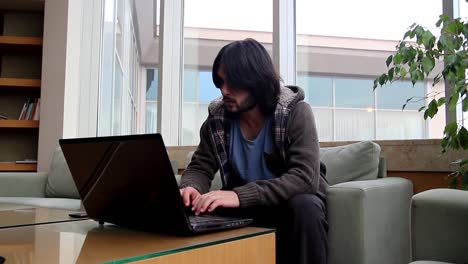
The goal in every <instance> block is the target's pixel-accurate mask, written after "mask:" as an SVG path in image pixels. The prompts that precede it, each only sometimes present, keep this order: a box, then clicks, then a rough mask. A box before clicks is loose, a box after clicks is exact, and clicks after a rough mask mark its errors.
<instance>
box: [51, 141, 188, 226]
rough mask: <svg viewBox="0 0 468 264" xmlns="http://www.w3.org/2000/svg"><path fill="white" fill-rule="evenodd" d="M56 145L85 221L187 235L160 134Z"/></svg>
mask: <svg viewBox="0 0 468 264" xmlns="http://www.w3.org/2000/svg"><path fill="white" fill-rule="evenodd" d="M59 143H60V146H61V147H62V151H63V153H64V156H65V159H66V161H67V164H68V167H69V168H70V172H71V174H72V176H73V179H74V181H75V184H76V186H77V189H78V192H79V193H80V197H81V199H82V201H83V205H84V207H85V209H86V212H87V213H88V215H89V216H90V217H91V218H93V219H97V220H100V221H104V222H110V223H115V224H118V225H122V226H127V227H130V228H137V229H144V230H152V229H153V230H162V231H167V232H187V231H189V230H188V229H189V228H188V223H187V221H188V220H187V217H186V216H185V214H184V212H183V210H184V207H183V202H182V199H181V197H180V194H179V189H178V186H177V182H176V180H175V177H174V174H173V171H172V168H171V164H170V161H169V158H168V156H167V152H166V148H165V146H164V142H163V140H162V137H161V135H160V134H149V135H132V136H114V137H99V138H81V139H61V140H60V141H59ZM167 229H175V230H167Z"/></svg>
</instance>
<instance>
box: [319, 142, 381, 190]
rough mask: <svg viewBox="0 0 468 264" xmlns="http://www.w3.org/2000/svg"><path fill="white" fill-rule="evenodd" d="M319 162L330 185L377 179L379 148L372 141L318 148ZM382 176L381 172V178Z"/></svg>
mask: <svg viewBox="0 0 468 264" xmlns="http://www.w3.org/2000/svg"><path fill="white" fill-rule="evenodd" d="M320 160H321V161H322V162H323V163H324V164H325V165H326V167H327V179H328V182H329V183H330V185H334V184H337V183H342V182H348V181H362V180H372V179H377V177H378V176H379V162H380V146H379V145H378V144H376V143H374V142H372V141H361V142H357V143H352V144H348V145H344V146H338V147H326V148H320ZM382 169H385V168H382ZM383 176H384V174H383V172H382V175H381V177H383Z"/></svg>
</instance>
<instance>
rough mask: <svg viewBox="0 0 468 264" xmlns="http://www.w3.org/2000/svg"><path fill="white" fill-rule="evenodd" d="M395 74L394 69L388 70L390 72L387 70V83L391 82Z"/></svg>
mask: <svg viewBox="0 0 468 264" xmlns="http://www.w3.org/2000/svg"><path fill="white" fill-rule="evenodd" d="M394 73H395V68H390V70H388V80H389V81H393V74H394Z"/></svg>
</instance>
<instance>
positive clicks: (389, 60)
mask: <svg viewBox="0 0 468 264" xmlns="http://www.w3.org/2000/svg"><path fill="white" fill-rule="evenodd" d="M392 61H393V55H390V56H388V58H387V61H386V64H387V67H388V66H390V63H392Z"/></svg>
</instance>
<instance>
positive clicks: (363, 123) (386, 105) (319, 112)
mask: <svg viewBox="0 0 468 264" xmlns="http://www.w3.org/2000/svg"><path fill="white" fill-rule="evenodd" d="M298 85H299V86H301V87H304V92H305V101H306V102H308V103H309V104H310V105H311V106H312V109H313V111H314V116H315V121H316V123H317V129H318V135H319V140H321V141H348V140H374V139H407V138H415V139H419V138H425V136H426V133H427V129H426V123H425V121H424V119H423V113H419V112H418V111H417V110H418V109H419V108H420V107H421V106H423V105H424V104H425V100H424V95H425V94H426V85H425V84H424V83H416V85H415V86H414V87H413V85H412V83H411V82H410V81H397V82H394V83H392V84H391V85H388V86H385V87H383V88H382V89H380V90H377V91H376V92H372V85H373V79H370V78H351V77H342V76H337V77H326V76H315V75H305V74H300V75H298ZM410 97H414V98H415V99H416V101H415V102H414V103H409V104H408V105H407V106H406V110H405V111H402V110H401V108H402V105H401V104H400V102H399V100H398V99H399V98H402V100H403V101H404V102H405V101H406V99H407V98H410ZM395 98H396V99H397V100H395Z"/></svg>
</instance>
